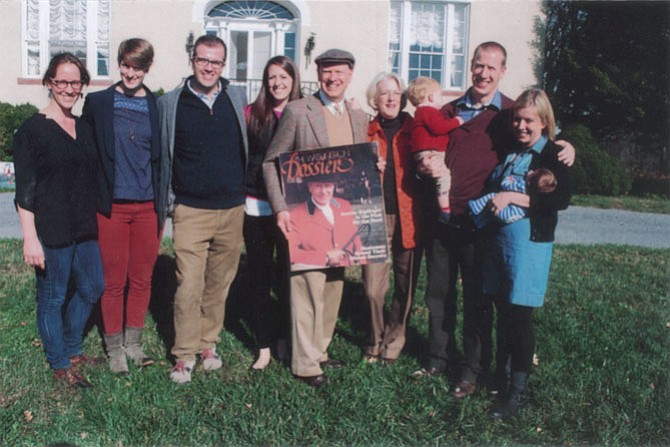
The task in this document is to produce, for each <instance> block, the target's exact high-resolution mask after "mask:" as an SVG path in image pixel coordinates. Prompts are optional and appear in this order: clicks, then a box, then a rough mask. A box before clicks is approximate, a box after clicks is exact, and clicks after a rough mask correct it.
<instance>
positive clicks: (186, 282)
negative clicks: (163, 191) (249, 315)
mask: <svg viewBox="0 0 670 447" xmlns="http://www.w3.org/2000/svg"><path fill="white" fill-rule="evenodd" d="M172 222H173V235H174V252H175V257H176V261H177V292H176V294H175V298H174V328H175V344H174V347H173V348H172V354H173V355H174V356H175V357H177V359H178V360H184V361H194V360H195V356H196V354H197V353H198V352H199V351H200V350H202V349H205V348H213V347H215V346H216V343H217V342H218V341H219V332H221V329H222V328H223V319H224V316H225V310H226V299H227V298H228V290H229V289H230V285H231V283H232V282H233V279H234V278H235V274H236V273H237V267H238V265H239V261H240V252H241V249H242V224H243V222H244V206H238V207H235V208H230V209H224V210H206V209H199V208H191V207H188V206H186V205H182V204H179V205H177V207H176V208H175V211H174V217H173V219H172Z"/></svg>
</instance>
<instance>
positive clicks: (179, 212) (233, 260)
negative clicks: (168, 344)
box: [158, 35, 248, 384]
mask: <svg viewBox="0 0 670 447" xmlns="http://www.w3.org/2000/svg"><path fill="white" fill-rule="evenodd" d="M226 53H227V49H226V45H225V43H224V42H223V41H222V40H221V39H219V38H218V37H216V36H212V35H204V36H201V37H199V38H198V39H197V40H196V42H195V46H194V47H193V54H192V58H191V65H192V67H193V75H192V76H190V77H189V78H188V79H187V80H186V81H185V82H184V84H183V85H181V86H179V87H177V88H176V89H175V90H173V91H171V92H169V93H167V94H166V95H164V96H162V97H161V98H159V100H158V106H159V112H160V117H161V144H162V145H163V146H164V147H167V148H168V151H169V153H170V162H171V163H172V170H171V173H172V182H171V184H172V192H173V193H174V211H173V217H172V222H173V239H174V252H175V257H176V262H177V292H176V294H175V299H174V327H175V344H174V347H173V348H172V354H173V355H174V356H175V358H176V364H175V366H174V367H173V368H172V370H171V371H170V379H171V380H172V381H173V382H175V383H180V384H181V383H188V382H190V381H191V374H192V371H193V368H194V367H195V364H196V359H197V358H198V357H199V359H200V363H201V367H202V369H203V370H205V371H212V370H215V369H219V368H221V364H222V362H221V358H220V357H219V355H218V354H217V353H216V343H217V342H218V341H219V332H220V331H221V329H222V328H223V320H224V314H225V307H226V299H227V297H228V291H229V289H230V285H231V283H232V281H233V279H234V278H235V274H236V273H237V267H238V264H239V258H240V252H241V248H242V247H241V244H242V223H243V218H244V177H245V172H246V160H247V149H248V148H247V132H246V126H245V121H244V113H243V109H244V106H245V105H246V96H245V94H244V91H243V90H242V89H241V88H239V87H235V86H232V85H230V83H229V81H228V80H227V79H224V78H222V77H221V72H222V71H223V67H224V66H225V63H226Z"/></svg>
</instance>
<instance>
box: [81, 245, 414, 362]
mask: <svg viewBox="0 0 670 447" xmlns="http://www.w3.org/2000/svg"><path fill="white" fill-rule="evenodd" d="M254 273H255V272H250V271H249V269H248V266H247V262H246V255H245V254H242V256H241V258H240V265H239V268H238V272H237V275H236V276H235V279H234V281H233V283H232V284H231V287H230V291H229V293H228V299H227V302H226V316H225V321H224V329H225V330H226V331H228V332H230V333H231V334H232V335H233V336H234V337H235V338H236V339H237V340H238V341H240V342H241V343H242V344H243V345H244V347H245V348H246V349H248V350H249V351H251V352H254V351H255V349H256V342H255V338H254V334H253V308H252V306H251V301H250V297H249V284H250V283H251V281H253V279H254V278H253V274H254ZM176 290H177V280H176V262H175V259H174V256H172V255H168V254H161V255H159V256H158V259H157V261H156V265H155V267H154V272H153V277H152V290H151V301H150V303H149V312H150V314H151V316H152V318H153V320H154V322H155V323H156V332H157V333H158V336H159V338H160V340H161V342H162V343H163V346H164V347H165V356H166V358H167V359H168V360H170V361H172V362H174V356H172V353H171V351H172V347H173V346H174V342H175V329H174V309H173V305H174V296H175V292H176ZM342 295H343V296H342V304H341V306H340V312H339V319H340V323H339V324H338V325H337V327H336V330H335V332H336V334H338V336H340V337H342V338H343V339H345V340H346V341H348V342H350V343H352V344H353V345H355V346H358V347H360V349H361V352H362V349H363V346H365V344H366V343H367V340H368V331H369V325H370V308H369V306H368V303H367V298H366V297H365V292H364V290H363V286H362V284H360V282H357V281H355V280H352V279H350V278H345V281H344V290H343V294H342ZM275 296H276V290H275ZM416 299H417V297H415V300H416ZM419 299H423V296H420V297H419ZM272 305H273V306H276V307H278V304H277V301H276V300H275V299H273V300H272ZM273 314H274V315H278V312H277V309H274V312H273ZM92 317H93V318H92V319H91V323H90V327H91V328H92V327H93V326H94V325H97V326H98V330H99V332H100V334H101V335H102V332H101V331H102V320H101V318H100V316H99V306H97V314H96V316H92ZM287 324H289V322H287ZM407 326H408V327H407V344H406V346H405V348H404V350H403V355H409V356H412V357H415V358H417V359H419V361H421V360H422V359H425V357H426V354H427V351H426V339H425V337H423V336H422V335H420V334H419V332H418V331H417V330H416V329H415V328H414V327H412V326H410V325H409V324H408V325H407Z"/></svg>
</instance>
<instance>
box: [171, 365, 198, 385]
mask: <svg viewBox="0 0 670 447" xmlns="http://www.w3.org/2000/svg"><path fill="white" fill-rule="evenodd" d="M194 366H195V362H194V361H190V362H187V361H185V360H178V361H177V364H176V365H174V366H173V367H172V369H171V370H170V380H172V381H173V382H174V383H178V384H180V385H181V384H184V383H189V382H190V381H191V372H193V367H194Z"/></svg>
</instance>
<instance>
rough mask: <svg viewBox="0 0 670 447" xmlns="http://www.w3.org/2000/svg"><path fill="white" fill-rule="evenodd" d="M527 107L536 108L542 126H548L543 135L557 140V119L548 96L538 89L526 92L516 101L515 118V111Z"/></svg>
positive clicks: (513, 107) (514, 107) (513, 106)
mask: <svg viewBox="0 0 670 447" xmlns="http://www.w3.org/2000/svg"><path fill="white" fill-rule="evenodd" d="M526 107H535V110H537V114H538V115H539V117H540V119H541V120H542V124H544V125H545V126H546V127H545V128H544V129H543V130H542V133H543V134H544V135H546V136H547V138H549V139H550V140H552V141H553V140H554V139H555V138H556V118H554V109H553V108H552V107H551V101H549V97H548V96H547V94H546V93H545V92H544V91H543V90H540V89H538V88H531V89H528V90H525V91H524V92H523V93H521V94H520V95H519V97H518V98H516V101H514V104H513V105H512V116H514V112H515V111H517V110H519V109H525V108H526Z"/></svg>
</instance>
